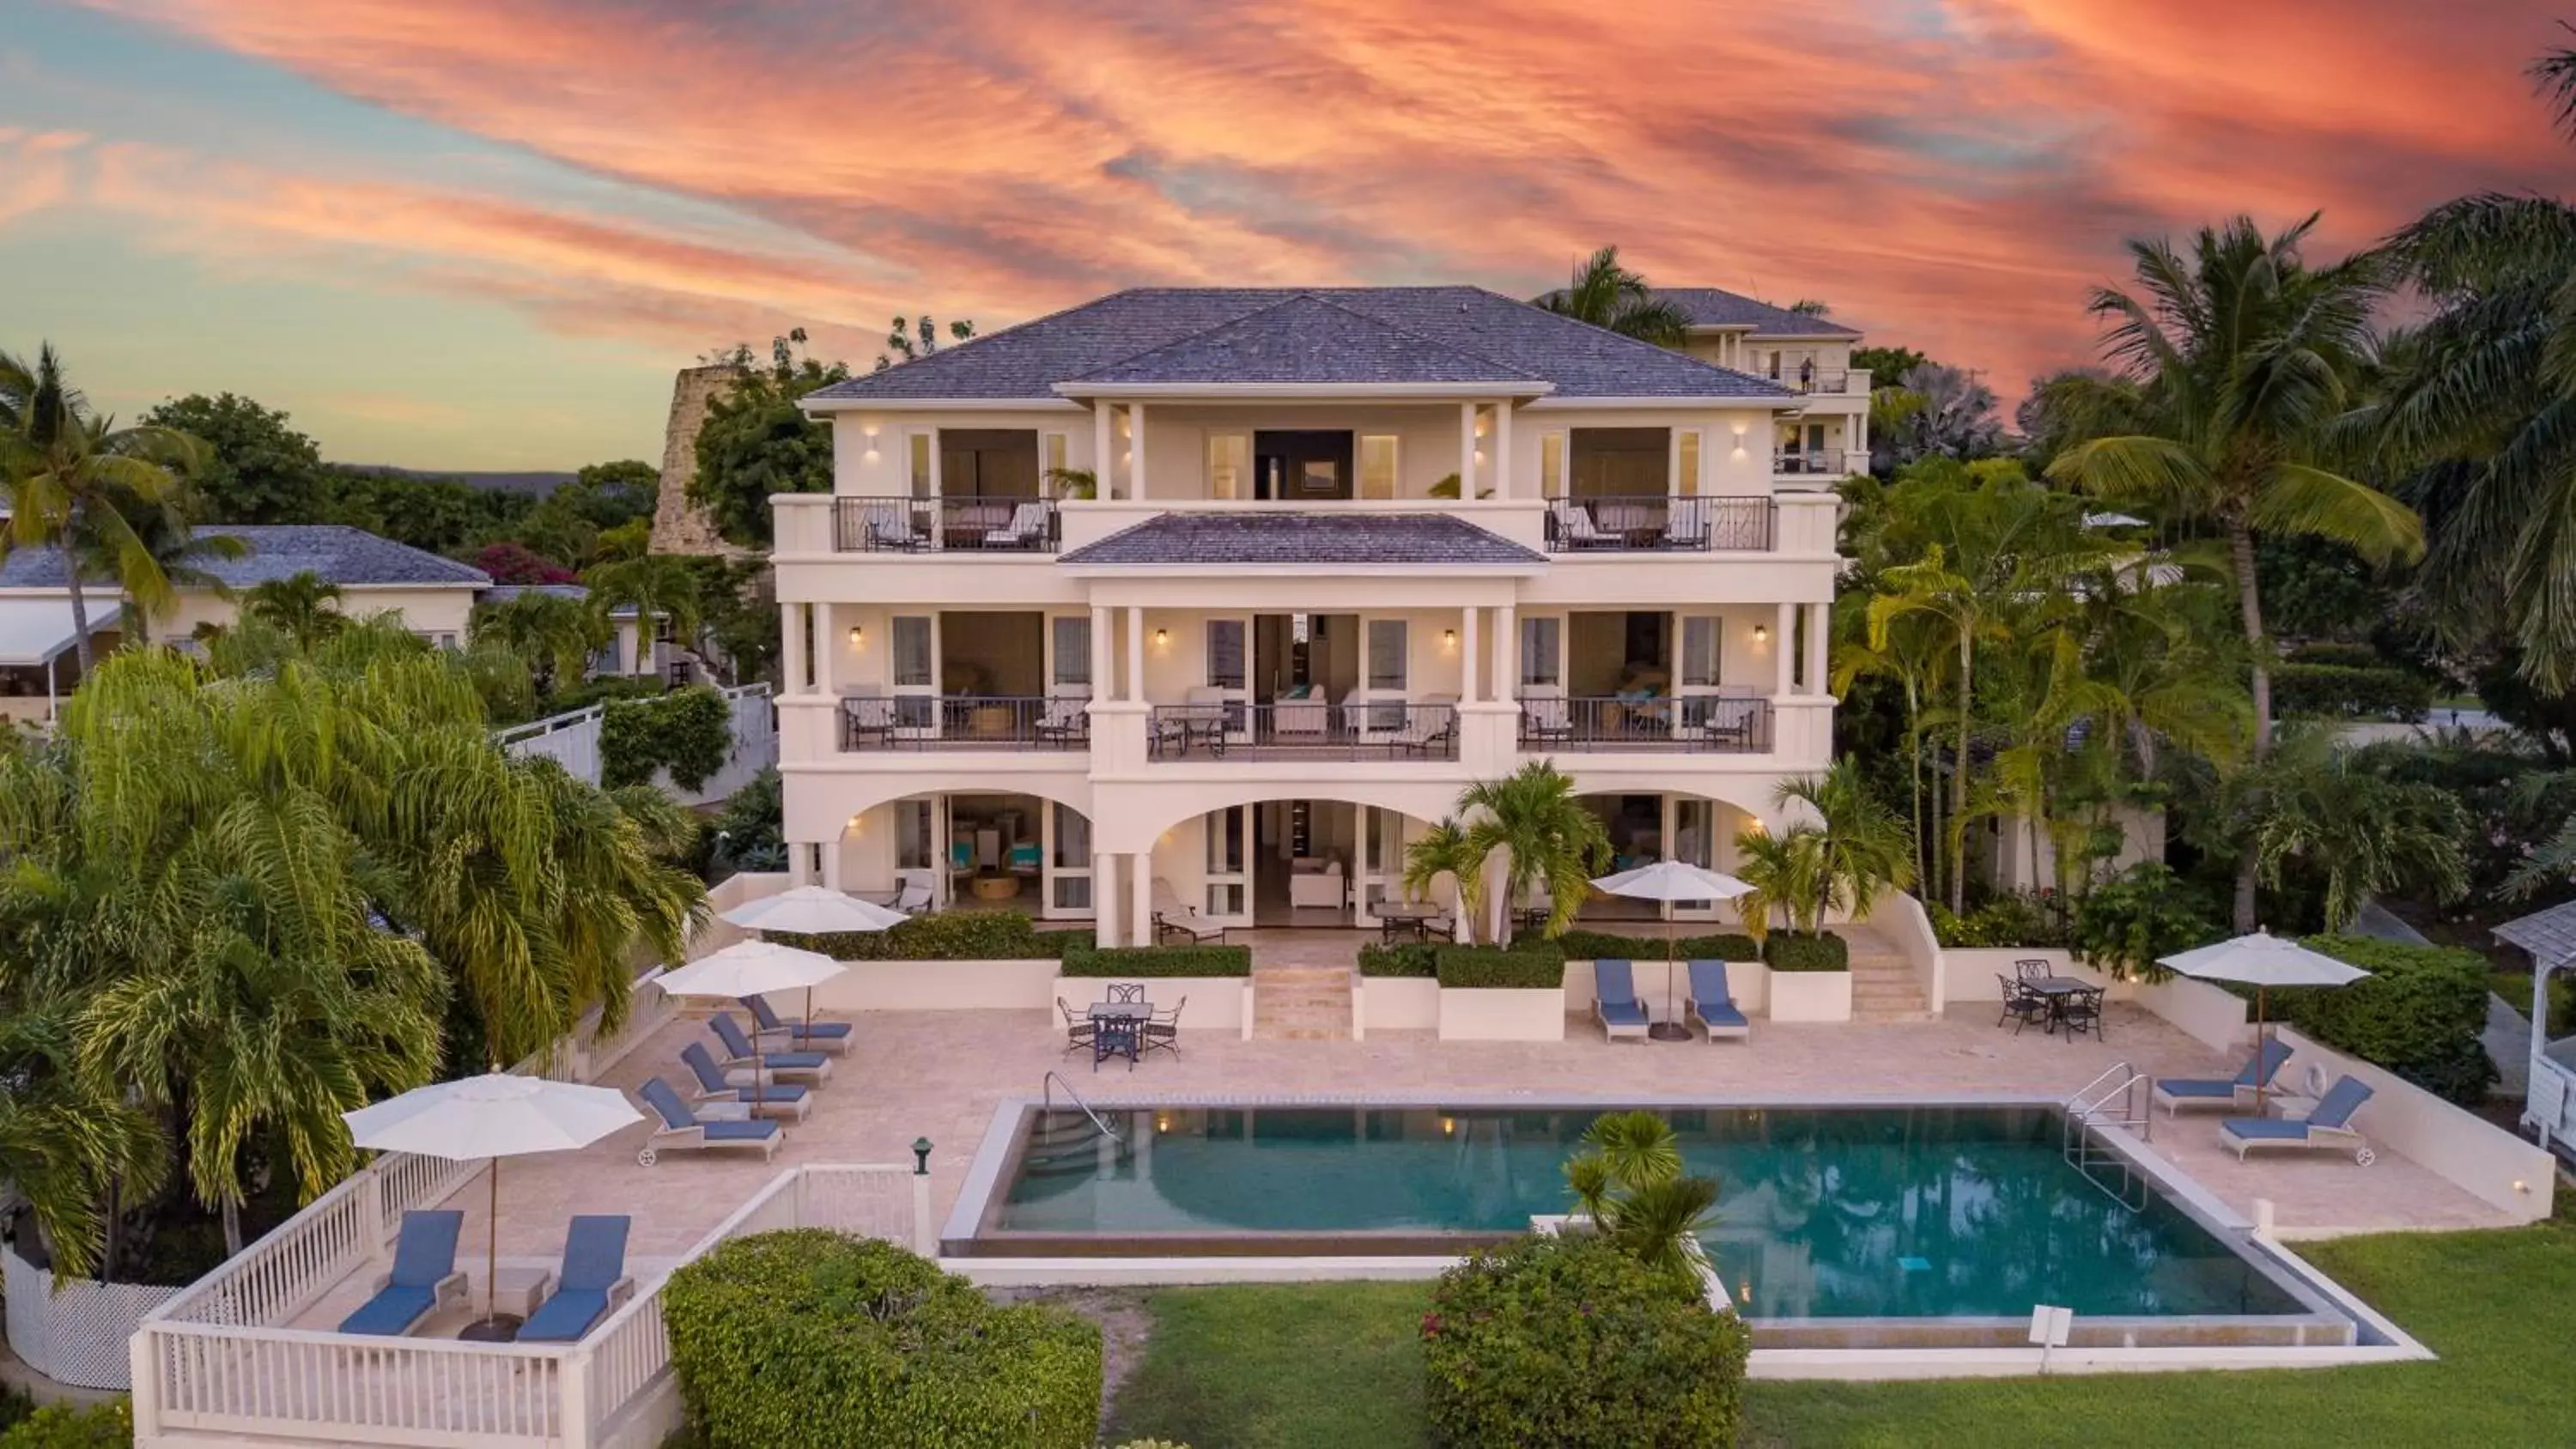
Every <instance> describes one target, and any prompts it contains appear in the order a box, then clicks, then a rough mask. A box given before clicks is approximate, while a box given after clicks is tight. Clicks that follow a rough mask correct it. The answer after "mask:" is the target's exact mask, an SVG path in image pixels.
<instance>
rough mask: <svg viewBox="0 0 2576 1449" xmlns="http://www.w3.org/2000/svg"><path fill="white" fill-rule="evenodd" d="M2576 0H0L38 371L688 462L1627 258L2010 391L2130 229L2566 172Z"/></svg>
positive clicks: (426, 443) (560, 456)
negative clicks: (1181, 292)
mask: <svg viewBox="0 0 2576 1449" xmlns="http://www.w3.org/2000/svg"><path fill="white" fill-rule="evenodd" d="M2560 14H2565V15H2567V16H2569V17H2571V18H2576V0H2474V3H2468V0H2335V3H2331V4H2329V3H2322V0H1808V3H1802V4H1796V5H1777V4H1763V5H1751V4H1732V3H1723V4H1722V3H1717V0H1702V3H1696V4H1665V3H1654V0H1634V3H1631V4H1628V5H1603V4H1600V3H1598V0H1586V3H1574V0H1484V3H1459V0H1315V3H1307V4H1301V5H1296V6H1282V5H1253V4H1245V3H1236V0H1160V3H1148V0H1049V3H1045V4H1032V3H1001V0H942V3H939V4H935V5H934V4H923V3H916V4H897V3H886V0H89V3H85V4H81V3H66V0H0V17H5V21H6V24H5V26H0V348H5V349H7V350H11V351H19V350H32V349H33V348H34V346H35V345H36V343H37V341H38V340H39V339H51V340H52V341H54V342H55V343H56V344H57V345H58V346H60V347H61V348H62V349H63V350H64V352H65V353H66V355H67V357H68V359H69V360H70V362H71V364H72V366H73V367H74V369H75V372H76V375H77V377H78V378H79V380H81V381H82V382H84V383H85V384H86V385H87V387H88V388H89V390H90V392H91V394H92V395H93V397H95V398H96V399H98V400H99V401H100V402H101V403H102V404H103V405H105V406H107V407H109V408H111V409H113V410H115V411H117V412H119V413H126V414H130V413H132V412H134V411H137V410H139V409H140V408H142V407H145V406H148V405H150V404H151V403H152V402H154V401H156V400H158V399H160V398H163V397H166V396H171V395H175V394H179V393H184V392H191V391H209V392H212V391H219V390H225V389H230V390H233V391H237V392H243V393H247V394H249V395H251V396H254V397H257V398H259V399H260V400H261V401H263V402H267V403H269V404H271V405H273V406H279V407H284V408H286V409H288V410H290V411H291V412H292V413H293V414H294V415H295V418H296V421H297V422H298V423H299V424H300V425H301V426H303V427H304V428H305V429H306V430H307V431H309V432H312V433H313V434H314V435H316V436H317V437H319V438H320V439H321V440H322V443H323V449H324V452H325V454H326V455H327V456H330V457H333V458H338V459H343V460H348V461H368V462H390V463H400V464H406V465H411V466H417V467H449V468H522V467H525V468H546V467H571V466H574V465H577V464H580V463H583V462H588V461H593V460H597V459H601V458H609V457H621V456H654V455H656V454H657V453H658V448H659V434H660V428H661V420H662V413H663V410H664V408H665V406H666V405H667V402H668V396H669V383H670V374H671V371H672V370H673V369H674V368H676V367H679V366H682V365H685V364H686V363H688V362H689V361H691V360H692V359H693V358H694V357H695V356H696V355H697V354H699V353H701V352H704V351H707V350H709V349H711V348H715V347H719V346H722V345H725V344H729V343H732V342H734V341H738V340H746V339H748V340H753V341H755V342H757V341H764V340H765V339H767V338H768V337H769V336H770V335H771V334H773V333H775V332H779V331H783V330H785V329H786V328H788V327H791V326H796V325H803V326H806V327H807V328H809V329H810V330H811V331H812V332H813V334H814V336H815V338H816V341H817V350H818V351H820V352H823V353H825V354H826V355H841V356H847V357H849V358H850V359H851V360H852V361H854V362H856V363H859V364H860V365H863V366H864V365H865V363H866V362H867V360H868V359H869V358H871V357H873V356H874V354H875V352H876V351H877V345H878V342H877V339H878V337H879V336H880V335H881V334H882V333H883V331H884V327H885V318H886V317H887V316H889V315H890V314H892V313H895V312H914V311H917V310H921V309H928V310H930V311H931V312H933V313H934V314H935V315H937V316H938V317H940V318H941V319H943V320H945V319H948V318H951V317H958V316H966V317H972V318H974V319H975V320H976V321H977V322H978V323H979V324H980V325H981V326H982V327H983V328H984V330H987V331H990V330H993V329H994V328H996V327H998V326H1001V325H1003V324H1006V323H1009V322H1012V321H1016V320H1020V319H1024V318H1027V317H1030V316H1033V315H1036V314H1039V313H1042V312H1045V311H1047V310H1050V309H1053V308H1055V307H1059V306H1062V305H1065V304H1068V303H1072V302H1076V301H1080V300H1082V299H1084V298H1086V297H1090V296H1093V295H1096V294H1098V293H1100V292H1103V291H1107V290H1110V289H1113V288H1116V287H1120V286H1125V285H1131V284H1138V283H1163V284H1236V283H1241V284H1265V285H1269V284H1281V283H1298V282H1339V283H1350V282H1360V283H1373V282H1374V283H1392V282H1435V281H1436V282H1447V281H1472V282H1477V283H1481V284H1484V285H1487V286H1491V287H1495V288H1497V289H1500V290H1503V291H1507V292H1511V293H1514V294H1517V295H1527V294H1529V293H1532V292H1535V291H1537V290H1540V289H1541V288H1543V287H1546V286H1548V285H1552V284H1554V283H1555V282H1557V281H1559V280H1561V279H1562V277H1563V275H1564V273H1565V270H1566V268H1567V266H1568V264H1569V262H1570V261H1571V260H1572V259H1573V258H1574V257H1575V256H1576V255H1577V254H1578V253H1580V252H1583V251H1585V250H1588V249H1589V248H1591V247H1593V246H1595V245H1598V244H1600V243H1603V242H1613V241H1615V242H1618V243H1620V244H1621V246H1622V248H1623V250H1624V252H1625V253H1626V257H1627V260H1628V261H1629V262H1630V264H1631V265H1633V266H1635V267H1637V268H1638V269H1639V270H1641V271H1643V272H1645V273H1646V275H1647V276H1648V277H1650V278H1651V279H1653V280H1656V281H1659V282H1664V283H1669V284H1674V285H1680V284H1685V283H1688V284H1701V285H1713V286H1720V287H1727V288H1732V289H1735V290H1738V291H1743V292H1748V293H1751V294H1754V295H1756V296H1762V297H1767V298H1770V299H1772V300H1775V301H1781V302H1786V301H1789V300H1791V299H1794V298H1798V297H1818V298H1822V299H1825V300H1826V301H1828V302H1829V303H1831V305H1832V307H1833V315H1834V316H1835V317H1836V318H1837V319H1838V320H1842V321H1845V322H1849V323H1851V324H1853V325H1856V326H1860V327H1864V328H1866V329H1867V330H1868V331H1869V332H1870V333H1871V335H1872V339H1873V340H1878V341H1887V342H1898V343H1904V344H1907V345H1912V346H1917V347H1922V348H1924V349H1926V350H1928V351H1930V352H1932V353H1933V354H1935V355H1937V356H1939V357H1942V358H1944V359H1945V360H1949V361H1954V362H1958V363H1961V364H1964V365H1967V366H1971V367H1976V368H1981V369H1985V370H1986V371H1987V373H1988V376H1989V379H1990V381H1992V382H1993V383H1994V385H1995V386H1996V387H1997V389H1998V390H1999V391H2001V392H2003V393H2004V394H2005V395H2006V396H2007V398H2010V397H2013V396H2015V395H2017V394H2018V393H2019V392H2020V390H2021V389H2022V387H2023V385H2024V383H2025V382H2026V380H2027V379H2028V377H2029V376H2030V374H2031V373H2032V372H2034V371H2036V370H2042V369H2046V368H2050V367H2054V366H2059V365H2063V364H2067V363H2072V362H2077V361H2082V360H2084V359H2085V358H2086V357H2087V356H2088V355H2089V352H2090V340H2091V334H2092V328H2091V326H2090V324H2089V323H2088V322H2087V320H2086V318H2085V317H2084V315H2083V312H2082V305H2083V297H2084V291H2085V288H2086V287H2087V286H2088V285H2090V284H2092V283H2095V282H2098V281H2108V280H2114V279H2116V278H2117V277H2118V276H2119V275H2120V274H2121V273H2122V271H2123V270H2124V269H2123V266H2122V260H2121V255H2120V250H2119V248H2120V242H2121V239H2122V238H2124V237H2127V236H2131V235H2136V234H2140V233H2153V232H2159V231H2166V230H2171V229H2175V228H2180V227H2186V226H2189V225H2193V224H2196V223H2198V222H2200V221H2203V220H2207V219H2211V218H2213V217H2217V216H2220V215H2223V214H2226V213H2229V212H2234V211H2251V212H2253V213H2254V214H2255V215H2257V216H2258V217H2261V218H2263V219H2264V220H2265V221H2267V222H2270V223H2275V224H2277V223H2280V222H2284V221H2288V220H2292V219H2295V218H2296V217H2298V216H2300V215H2304V214H2305V213H2306V212H2308V211H2310V210H2314V209H2319V208H2322V209H2323V210H2324V212H2325V222H2324V225H2323V230H2322V236H2323V238H2324V242H2323V245H2324V247H2325V248H2326V249H2328V250H2340V249H2342V248H2345V247H2348V246H2350V245H2354V244H2357V243H2360V242H2364V241H2367V240H2369V239H2372V238H2374V237H2376V236H2377V235H2379V234H2381V233H2382V232H2384V231H2385V230H2387V229H2388V228H2389V227H2390V226H2392V225H2394V224H2396V223H2398V222H2400V221H2402V220H2404V219H2405V218H2407V217H2408V216H2410V215H2412V214H2414V213H2415V212H2417V211H2420V210H2421V209H2422V208H2423V207H2424V206H2425V205H2426V204H2427V203H2430V202H2433V201H2437V200H2440V199H2442V198H2445V197H2449V196H2452V195H2455V194H2458V193H2460V192H2463V191H2471V190H2480V189H2488V188H2502V189H2516V190H2520V189H2537V190H2545V191H2550V192H2553V193H2564V192H2576V148H2571V147H2569V146H2567V145H2565V144H2564V143H2562V142H2560V141H2559V140H2557V139H2556V138H2554V137H2553V136H2552V135H2551V133H2550V130H2549V126H2548V121H2547V116H2546V114H2545V113H2544V111H2543V109H2542V108H2541V106H2540V105H2539V103H2538V102H2537V101H2535V100H2534V99H2533V98H2532V95H2531V90H2530V86H2529V84H2528V82H2527V81H2526V80H2525V78H2524V77H2523V75H2522V67H2523V66H2524V65H2525V64H2526V63H2527V62H2528V61H2529V60H2530V59H2531V57H2532V56H2533V55H2534V54H2535V53H2537V52H2538V51H2539V50H2540V49H2541V48H2542V47H2544V46H2545V45H2547V44H2549V43H2550V42H2551V40H2552V38H2553V36H2556V35H2558V34H2560V32H2558V31H2556V30H2555V28H2554V26H2555V17H2556V16H2557V15H2560Z"/></svg>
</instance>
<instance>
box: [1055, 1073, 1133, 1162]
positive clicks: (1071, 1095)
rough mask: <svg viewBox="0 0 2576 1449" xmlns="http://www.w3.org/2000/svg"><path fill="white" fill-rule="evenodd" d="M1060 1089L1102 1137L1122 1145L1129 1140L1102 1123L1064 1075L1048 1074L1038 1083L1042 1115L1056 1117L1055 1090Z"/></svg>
mask: <svg viewBox="0 0 2576 1449" xmlns="http://www.w3.org/2000/svg"><path fill="white" fill-rule="evenodd" d="M1058 1087H1062V1088H1064V1095H1065V1099H1066V1100H1067V1101H1070V1102H1071V1103H1073V1105H1075V1106H1077V1107H1080V1108H1081V1109H1082V1115H1083V1116H1085V1117H1088V1118H1090V1119H1091V1125H1092V1126H1093V1127H1094V1128H1097V1129H1098V1130H1099V1132H1100V1135H1101V1136H1103V1137H1106V1138H1108V1139H1109V1140H1110V1141H1112V1142H1117V1143H1122V1144H1123V1143H1124V1142H1125V1141H1126V1140H1127V1139H1125V1138H1123V1137H1121V1136H1119V1135H1118V1129H1116V1128H1114V1127H1112V1126H1110V1125H1109V1124H1108V1123H1106V1122H1103V1121H1101V1120H1100V1114H1099V1113H1097V1112H1094V1111H1092V1110H1091V1104H1090V1103H1089V1102H1086V1101H1084V1100H1082V1094H1081V1093H1080V1092H1077V1091H1075V1090H1074V1089H1073V1083H1071V1082H1068V1081H1066V1080H1065V1079H1064V1076H1063V1074H1062V1073H1059V1072H1049V1073H1047V1074H1046V1079H1045V1080H1044V1081H1042V1082H1040V1083H1038V1089H1039V1102H1038V1110H1039V1111H1040V1112H1041V1113H1044V1114H1046V1115H1048V1116H1052V1115H1054V1112H1055V1089H1056V1088H1058Z"/></svg>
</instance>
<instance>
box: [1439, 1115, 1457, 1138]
mask: <svg viewBox="0 0 2576 1449" xmlns="http://www.w3.org/2000/svg"><path fill="white" fill-rule="evenodd" d="M1457 1131H1458V1119H1457V1118H1455V1117H1443V1118H1441V1119H1440V1135H1441V1136H1443V1137H1448V1136H1452V1135H1454V1134H1456V1132H1457Z"/></svg>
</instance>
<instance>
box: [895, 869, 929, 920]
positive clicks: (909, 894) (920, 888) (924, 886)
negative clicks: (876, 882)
mask: <svg viewBox="0 0 2576 1449" xmlns="http://www.w3.org/2000/svg"><path fill="white" fill-rule="evenodd" d="M894 908H895V909H896V910H898V911H901V912H903V913H904V914H905V915H907V916H917V915H920V914H921V913H922V912H924V911H926V910H929V909H930V882H928V881H926V880H922V879H920V878H918V877H916V878H914V879H912V880H908V881H905V882H904V883H903V884H902V885H900V886H897V887H896V888H895V893H894Z"/></svg>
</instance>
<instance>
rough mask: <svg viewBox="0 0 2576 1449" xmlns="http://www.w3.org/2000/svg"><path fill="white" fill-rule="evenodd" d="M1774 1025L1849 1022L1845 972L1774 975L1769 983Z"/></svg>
mask: <svg viewBox="0 0 2576 1449" xmlns="http://www.w3.org/2000/svg"><path fill="white" fill-rule="evenodd" d="M1770 997H1771V1000H1770V1012H1769V1015H1770V1017H1771V1019H1772V1020H1773V1021H1849V1020H1851V1014H1852V978H1851V973H1850V972H1848V971H1774V972H1772V973H1771V983H1770Z"/></svg>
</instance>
